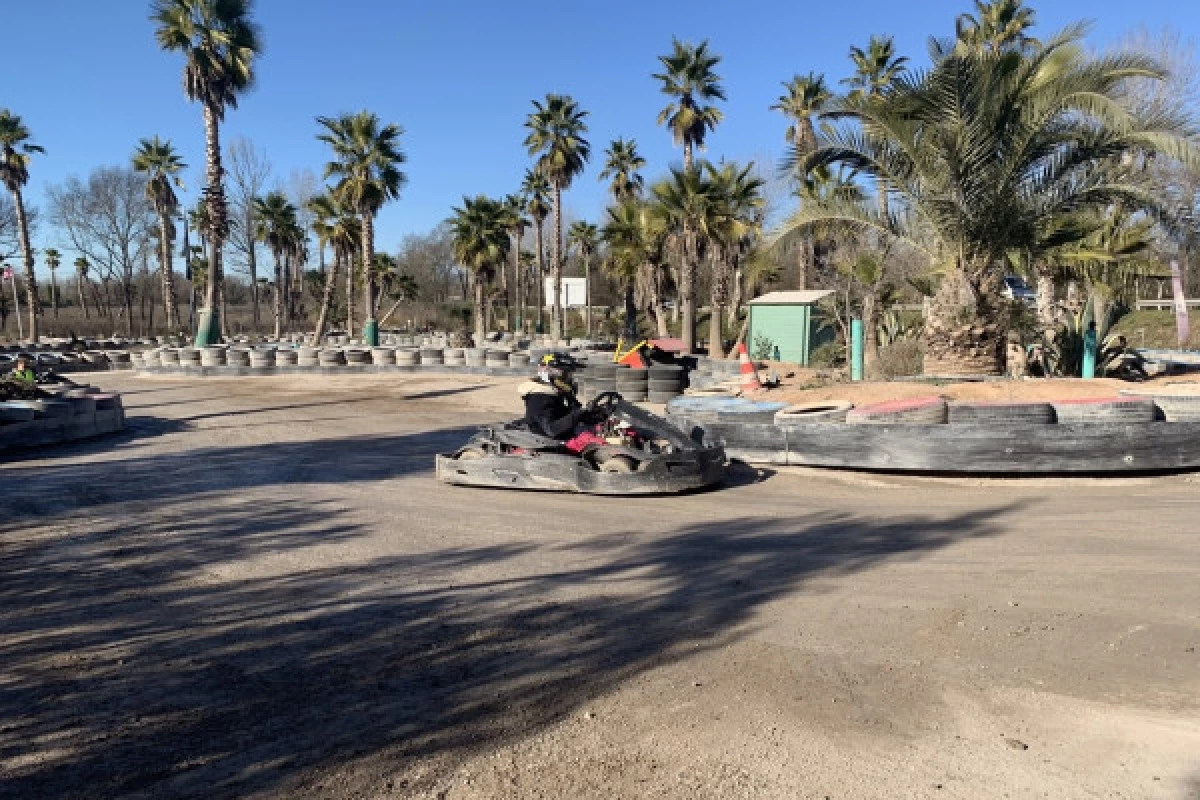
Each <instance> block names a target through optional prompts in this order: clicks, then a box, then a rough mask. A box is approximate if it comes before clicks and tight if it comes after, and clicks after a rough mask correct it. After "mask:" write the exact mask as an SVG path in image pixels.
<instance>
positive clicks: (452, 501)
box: [0, 376, 1200, 799]
mask: <svg viewBox="0 0 1200 800" xmlns="http://www.w3.org/2000/svg"><path fill="white" fill-rule="evenodd" d="M98 382H100V383H102V384H103V385H105V386H106V387H109V388H114V389H118V390H120V391H122V392H124V393H125V400H126V407H127V409H128V413H129V417H130V423H131V426H130V430H129V431H128V432H126V433H124V434H122V435H120V436H119V437H117V438H115V439H112V440H109V441H105V442H95V443H89V444H82V445H73V446H67V447H62V448H57V449H54V450H50V451H46V452H44V453H42V454H39V455H36V456H33V457H22V458H20V459H17V460H10V461H7V462H4V463H0V487H2V489H0V576H2V578H3V580H2V581H0V597H2V602H0V797H5V798H7V797H12V798H54V797H72V798H74V797H78V798H98V797H146V798H151V797H153V798H163V797H197V798H199V797H204V798H214V797H262V798H291V797H301V796H302V797H318V798H376V797H378V798H385V797H387V798H390V797H420V798H453V799H457V798H491V797H512V798H527V797H532V798H593V797H594V798H643V797H663V798H680V799H682V798H738V797H746V798H775V797H781V798H825V797H830V798H909V797H911V798H926V797H962V798H977V797H982V798H993V797H994V798H1001V797H1011V798H1026V797H1051V798H1093V797H1095V798H1100V797H1103V798H1195V797H1197V796H1200V655H1198V654H1197V652H1196V650H1197V647H1198V646H1200V580H1197V574H1198V573H1200V523H1198V522H1197V519H1198V517H1197V511H1198V510H1200V504H1198V502H1197V492H1198V490H1200V483H1198V482H1197V480H1198V479H1197V478H1196V477H1195V476H1177V477H1169V478H1156V479H1122V480H1115V481H1087V480H1070V481H1052V480H1037V481H1013V482H1005V481H979V480H969V481H936V480H926V479H900V478H891V477H878V476H875V477H859V476H853V475H847V474H827V473H822V472H818V471H812V470H808V471H802V470H785V471H781V472H777V473H770V472H755V471H752V470H749V469H745V468H743V469H739V470H737V471H736V472H735V473H734V474H733V475H732V476H731V479H730V481H729V485H727V486H726V487H724V488H722V489H720V490H717V491H712V492H707V493H703V494H698V495H694V496H689V497H680V498H656V499H637V500H622V499H603V498H589V497H573V496H564V495H553V494H535V493H511V492H507V493H506V492H491V491H482V490H470V489H461V488H454V487H446V486H442V485H440V484H438V483H436V482H435V481H434V480H433V479H432V475H431V467H432V458H433V455H434V453H436V452H439V451H442V450H446V449H450V448H451V447H453V445H454V444H455V443H457V442H458V441H459V440H461V438H462V437H464V436H465V435H466V434H467V433H469V432H470V430H471V429H472V427H473V426H474V425H476V424H478V423H479V422H482V421H487V420H492V419H496V418H498V417H500V416H504V413H505V410H506V409H513V408H515V406H516V402H515V401H516V398H515V394H514V392H513V386H512V382H500V383H499V384H498V383H497V382H495V381H486V380H481V381H478V382H474V383H470V382H463V381H462V380H450V379H437V380H428V379H415V378H409V379H403V378H396V377H387V378H381V379H374V380H371V381H369V382H361V381H359V380H357V379H356V380H353V381H345V382H342V381H340V380H337V381H329V380H327V379H325V378H314V379H307V378H306V379H301V378H261V379H258V378H256V379H228V380H227V379H208V380H181V379H176V380H168V379H156V380H150V379H139V378H135V377H130V376H103V377H101V378H100V379H99V381H98Z"/></svg>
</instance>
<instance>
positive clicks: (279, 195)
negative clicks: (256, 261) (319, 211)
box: [253, 190, 299, 339]
mask: <svg viewBox="0 0 1200 800" xmlns="http://www.w3.org/2000/svg"><path fill="white" fill-rule="evenodd" d="M253 204H254V219H255V227H256V228H257V230H255V232H254V235H255V238H256V239H258V241H260V242H262V243H263V244H265V245H266V246H267V248H268V249H269V250H270V251H271V255H272V256H274V258H275V304H274V305H275V338H276V339H278V338H279V337H281V336H282V335H283V292H284V287H285V286H287V285H288V283H289V281H287V279H286V277H285V275H284V270H283V258H284V255H285V254H286V253H287V252H288V251H290V250H291V249H292V248H294V247H295V244H296V236H297V231H298V230H299V225H298V224H297V222H296V207H295V206H294V205H292V203H291V201H289V200H288V199H287V195H285V194H284V193H283V192H281V191H278V190H276V191H273V192H268V193H267V195H266V197H256V198H254V200H253Z"/></svg>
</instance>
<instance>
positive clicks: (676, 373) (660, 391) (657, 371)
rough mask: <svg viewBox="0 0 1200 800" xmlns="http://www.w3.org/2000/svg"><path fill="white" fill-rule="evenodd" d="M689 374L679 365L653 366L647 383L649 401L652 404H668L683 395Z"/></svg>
mask: <svg viewBox="0 0 1200 800" xmlns="http://www.w3.org/2000/svg"><path fill="white" fill-rule="evenodd" d="M686 381H687V373H686V372H685V371H684V369H683V367H682V366H681V365H679V364H652V365H651V366H650V369H649V380H648V381H647V390H648V391H647V399H648V400H649V401H650V402H651V403H660V404H666V403H669V402H671V400H672V398H675V397H678V396H679V395H681V394H683V390H684V389H685V388H686V386H685V385H684V384H685V383H686Z"/></svg>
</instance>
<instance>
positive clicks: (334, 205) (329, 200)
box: [308, 189, 362, 346]
mask: <svg viewBox="0 0 1200 800" xmlns="http://www.w3.org/2000/svg"><path fill="white" fill-rule="evenodd" d="M308 209H309V211H311V212H312V214H313V231H314V232H315V233H316V234H317V241H318V243H319V245H320V246H321V247H324V246H325V245H330V246H331V247H332V248H333V264H332V265H330V267H329V270H328V271H327V272H326V274H325V291H324V294H323V295H322V297H321V310H320V312H319V313H318V315H317V327H316V330H315V331H314V332H313V345H314V346H316V345H319V344H320V343H321V339H322V338H324V336H325V328H326V325H327V324H328V322H329V311H330V309H331V308H332V307H333V297H334V294H335V293H336V292H337V279H338V273H339V272H340V271H341V270H342V269H343V268H345V269H346V270H347V274H349V273H350V271H351V268H352V265H353V263H354V259H355V256H356V254H357V252H358V248H359V245H360V244H361V243H362V226H361V224H360V222H359V219H358V217H357V216H355V214H354V212H353V211H352V210H351V209H349V208H347V207H346V206H345V205H344V204H342V203H341V202H340V201H339V199H338V193H337V192H336V191H335V190H333V189H327V190H326V191H324V192H322V193H321V194H318V195H316V196H314V197H313V198H312V199H311V200H310V201H309V203H308ZM346 286H347V291H346V300H347V312H349V311H350V309H351V308H352V305H350V303H352V302H353V292H352V281H351V280H350V279H349V278H348V279H347V283H346ZM349 324H350V320H349V313H347V325H349Z"/></svg>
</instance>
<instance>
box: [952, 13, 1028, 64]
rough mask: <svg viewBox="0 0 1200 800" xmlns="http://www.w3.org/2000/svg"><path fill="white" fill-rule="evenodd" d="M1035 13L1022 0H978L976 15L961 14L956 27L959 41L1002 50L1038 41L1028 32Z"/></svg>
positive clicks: (968, 45) (966, 44) (969, 45)
mask: <svg viewBox="0 0 1200 800" xmlns="http://www.w3.org/2000/svg"><path fill="white" fill-rule="evenodd" d="M1036 16H1037V15H1036V14H1035V13H1034V10H1033V9H1032V8H1029V7H1028V6H1026V5H1025V4H1024V3H1023V2H1022V0H991V2H985V0H975V14H961V15H959V17H958V19H957V20H956V21H955V25H954V27H955V30H956V34H957V39H958V42H959V43H960V44H962V45H964V46H966V47H978V48H983V49H990V50H993V51H1001V50H1006V49H1010V48H1021V47H1026V46H1028V45H1033V44H1036V43H1037V40H1036V39H1032V38H1030V37H1029V35H1028V34H1027V33H1026V31H1028V30H1029V29H1030V28H1032V27H1033V25H1034V23H1035V20H1036Z"/></svg>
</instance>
